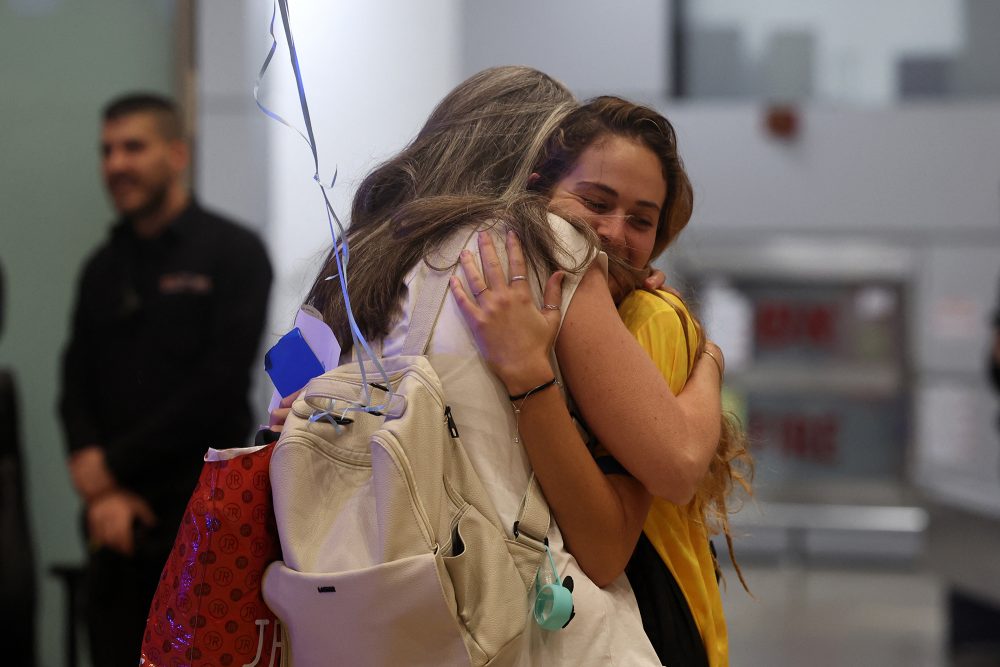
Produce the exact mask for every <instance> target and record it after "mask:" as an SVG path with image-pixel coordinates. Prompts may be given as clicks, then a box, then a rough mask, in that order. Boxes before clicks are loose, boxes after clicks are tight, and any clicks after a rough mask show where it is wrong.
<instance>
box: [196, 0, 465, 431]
mask: <svg viewBox="0 0 1000 667" xmlns="http://www.w3.org/2000/svg"><path fill="white" fill-rule="evenodd" d="M289 4H290V19H291V25H292V30H293V37H294V40H295V45H296V49H297V50H298V53H299V59H300V68H301V71H302V76H303V80H304V84H305V89H306V94H307V96H308V101H309V108H310V113H311V117H312V122H313V129H314V131H315V134H316V141H317V144H318V148H319V156H320V175H321V177H322V179H323V181H324V182H326V183H327V184H329V182H330V179H331V178H332V177H333V174H334V172H335V171H336V172H337V174H338V176H337V182H336V185H335V187H334V188H333V190H332V191H331V192H330V195H331V200H332V201H333V204H334V207H335V209H336V211H337V213H338V214H339V215H340V216H341V218H342V219H343V220H344V221H345V223H346V221H347V217H348V213H349V208H350V198H351V195H352V194H353V192H354V188H355V186H356V184H357V183H358V182H359V181H360V179H361V178H362V177H363V176H364V175H365V174H366V173H367V172H368V170H369V169H371V167H373V166H374V165H375V164H377V163H378V162H379V160H381V159H384V158H386V157H388V156H389V155H391V154H392V153H393V152H395V151H396V150H398V149H399V148H401V147H402V146H403V145H404V144H405V143H406V142H407V141H409V140H410V139H411V138H412V137H413V136H414V135H415V134H416V132H417V130H419V128H420V125H421V124H422V123H423V121H424V119H426V117H427V116H428V115H429V114H430V111H431V109H432V108H433V107H434V105H435V104H436V103H437V101H438V100H439V99H440V98H441V97H443V96H444V95H445V93H447V92H448V90H450V89H451V88H452V87H453V86H454V85H456V84H457V83H458V82H459V80H460V74H459V56H458V50H459V43H460V31H459V29H458V21H459V1H458V0H428V1H425V2H420V3H385V2H378V3H351V2H346V1H344V2H339V1H338V2H324V3H319V2H309V3H295V2H292V3H289ZM197 8H198V25H199V31H198V46H199V55H198V61H199V63H200V65H199V76H200V80H199V97H200V108H199V110H198V111H199V126H200V132H199V145H198V147H199V152H198V157H199V168H198V189H199V192H200V195H201V197H202V198H203V199H204V200H205V202H206V203H208V204H210V205H215V206H217V207H219V208H221V209H223V210H227V211H231V212H233V213H235V214H237V215H238V216H240V217H241V218H242V219H243V220H245V221H248V222H250V223H251V224H252V225H253V226H255V227H257V228H258V229H259V230H260V232H261V233H262V235H263V236H264V238H265V242H266V244H267V246H268V251H269V254H270V257H271V262H272V264H273V267H274V270H275V283H274V286H273V288H272V292H271V308H270V310H271V314H270V318H269V325H268V329H267V333H266V336H265V346H269V345H270V344H273V342H274V340H276V338H277V337H279V336H280V335H281V334H283V333H284V332H285V331H287V330H288V328H289V326H290V324H291V321H292V318H293V317H294V314H295V311H296V310H297V309H298V306H299V305H300V303H301V301H302V298H303V297H304V295H305V292H306V291H307V290H308V287H309V285H310V283H311V281H312V279H313V277H314V276H315V275H316V272H317V270H318V268H319V263H320V261H321V259H322V257H323V256H324V255H325V252H326V250H327V249H329V247H330V243H331V237H330V232H329V229H328V226H327V219H326V215H325V209H324V205H323V200H322V197H321V195H320V192H319V189H318V187H317V186H316V183H315V182H314V181H313V180H312V176H313V172H314V167H313V162H312V154H311V152H310V151H309V148H308V146H307V144H306V143H305V142H304V141H303V140H302V138H301V137H299V136H298V135H297V134H296V132H295V131H294V130H292V129H290V128H288V127H285V126H284V125H281V124H280V123H278V122H276V121H273V120H270V119H268V118H267V117H266V116H265V115H264V114H263V113H262V112H260V111H259V110H258V109H257V107H256V105H255V103H254V101H253V98H252V91H253V85H254V81H255V80H256V77H257V74H258V71H259V68H260V66H261V64H262V63H263V61H264V58H265V57H266V55H267V52H268V50H269V49H270V47H271V38H270V36H269V35H268V24H269V21H270V18H271V9H272V3H271V2H269V1H267V0H252V1H246V0H213V1H212V2H210V3H198V5H197ZM275 33H276V37H277V41H278V50H277V51H276V53H275V55H274V58H273V60H272V61H271V65H270V67H269V69H268V72H267V73H266V75H265V77H264V80H263V86H262V92H263V100H264V102H265V104H266V105H267V106H268V107H269V108H271V109H272V111H274V112H276V113H278V114H279V115H281V116H282V117H284V118H285V119H286V120H288V121H289V122H290V123H291V124H292V125H294V126H295V127H296V128H298V129H299V130H302V131H304V125H303V123H302V116H301V112H300V108H299V103H298V94H297V92H296V89H295V80H294V76H293V73H292V69H291V66H290V61H289V55H288V49H287V47H286V44H285V38H284V34H283V30H282V26H281V18H280V15H279V16H278V17H277V20H276V22H275ZM256 379H257V383H258V391H257V394H258V398H259V403H260V413H259V416H260V419H261V420H262V421H263V420H266V417H265V415H264V405H266V396H267V395H269V393H270V389H269V388H268V387H269V385H268V383H267V380H266V378H265V377H264V376H263V374H262V373H260V372H259V373H258V374H257V376H256Z"/></svg>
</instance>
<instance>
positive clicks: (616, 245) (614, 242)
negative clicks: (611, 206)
mask: <svg viewBox="0 0 1000 667" xmlns="http://www.w3.org/2000/svg"><path fill="white" fill-rule="evenodd" d="M597 235H598V236H600V237H601V241H602V242H603V243H604V245H605V246H608V249H624V248H625V214H623V213H620V212H617V211H616V212H613V213H608V214H606V215H602V216H601V221H600V223H599V224H598V226H597Z"/></svg>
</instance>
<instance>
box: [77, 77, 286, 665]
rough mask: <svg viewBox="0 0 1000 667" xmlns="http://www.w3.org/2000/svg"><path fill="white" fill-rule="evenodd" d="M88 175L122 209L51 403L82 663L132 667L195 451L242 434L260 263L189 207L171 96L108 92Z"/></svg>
mask: <svg viewBox="0 0 1000 667" xmlns="http://www.w3.org/2000/svg"><path fill="white" fill-rule="evenodd" d="M101 154H102V157H101V172H102V176H103V180H104V185H105V187H106V188H107V191H108V194H109V197H110V199H111V202H112V204H113V206H114V208H115V210H116V212H117V213H118V215H119V220H118V221H117V223H116V224H115V225H114V226H113V227H112V229H111V232H110V235H109V237H108V239H107V240H106V241H105V242H104V243H103V244H102V245H101V246H100V247H99V248H98V249H97V250H96V251H95V252H94V254H93V255H92V256H91V257H90V258H89V260H88V261H87V263H86V266H85V268H84V270H83V274H82V276H81V278H80V281H79V292H78V295H77V300H76V307H75V312H74V316H73V321H72V331H71V335H70V340H69V345H68V347H67V349H66V351H65V356H64V358H63V369H62V370H63V374H62V396H61V398H60V403H59V407H60V414H61V417H62V423H63V427H64V429H65V434H66V439H67V442H68V445H69V452H70V454H69V460H68V465H69V472H70V476H71V478H72V481H73V486H74V487H75V489H76V491H77V493H78V494H79V495H80V498H81V499H82V500H83V503H84V505H85V508H86V520H85V525H86V534H87V540H88V544H89V562H88V567H87V577H86V580H87V586H86V588H87V595H86V600H87V602H86V612H87V623H88V630H89V637H90V645H91V653H92V659H93V662H94V664H95V667H106V666H116V665H130V666H133V665H135V664H136V663H137V661H138V659H139V649H140V643H141V639H142V632H143V629H144V627H145V621H146V615H147V612H148V610H149V604H150V601H151V600H152V597H153V594H154V592H155V590H156V585H157V581H158V579H159V575H160V571H161V569H162V567H163V564H164V562H165V560H166V558H167V555H168V554H169V551H170V548H171V546H172V544H173V540H174V537H175V535H176V532H177V527H178V524H179V521H180V519H181V516H182V514H183V511H184V508H185V506H186V504H187V500H188V498H189V496H190V494H191V490H192V488H193V486H194V484H195V482H196V481H197V478H198V473H199V471H200V469H201V458H202V455H203V454H204V452H205V450H206V448H208V447H210V446H212V447H218V448H223V447H233V446H239V445H241V444H244V442H245V438H246V436H247V434H248V433H249V432H250V429H251V426H252V423H251V416H250V410H249V406H248V403H247V393H248V389H249V386H250V369H251V367H252V365H253V363H254V360H255V357H256V353H257V349H258V344H259V342H260V336H261V332H262V329H263V326H264V320H265V313H266V311H267V298H268V291H269V289H270V283H271V268H270V264H269V262H268V259H267V255H266V254H265V252H264V248H263V246H262V245H261V243H260V241H259V240H258V239H257V237H256V236H254V235H253V234H252V233H251V232H249V231H247V230H246V229H244V228H243V227H241V226H239V225H237V224H235V223H233V222H231V221H229V220H226V219H225V218H222V217H220V216H218V215H216V214H214V213H210V212H208V211H206V210H204V209H203V208H201V207H200V206H199V205H198V203H197V201H196V200H195V199H194V198H193V197H192V195H191V193H190V192H189V190H188V187H187V185H186V181H185V172H186V170H187V167H188V163H189V148H188V145H187V143H186V141H185V140H184V134H183V129H182V122H181V117H180V114H179V113H178V110H177V108H176V106H175V105H174V103H173V102H172V101H170V100H169V99H166V98H163V97H160V96H157V95H149V94H135V95H128V96H124V97H121V98H118V99H116V100H113V101H112V102H111V103H109V104H108V106H107V107H106V108H105V110H104V115H103V126H102V132H101Z"/></svg>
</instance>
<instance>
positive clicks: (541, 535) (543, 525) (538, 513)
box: [514, 473, 549, 551]
mask: <svg viewBox="0 0 1000 667" xmlns="http://www.w3.org/2000/svg"><path fill="white" fill-rule="evenodd" d="M548 532H549V504H548V503H547V502H546V501H545V496H544V495H542V489H541V487H540V486H538V480H537V479H535V473H531V479H530V480H528V488H527V489H526V490H525V492H524V497H522V498H521V508H520V509H519V510H518V512H517V520H516V521H515V522H514V540H515V541H516V542H518V543H519V544H524V545H526V546H529V547H531V548H532V549H535V550H537V551H544V550H545V547H546V546H547V545H548V543H549V541H548V538H547V537H546V535H548Z"/></svg>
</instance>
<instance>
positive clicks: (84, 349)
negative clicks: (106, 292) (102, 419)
mask: <svg viewBox="0 0 1000 667" xmlns="http://www.w3.org/2000/svg"><path fill="white" fill-rule="evenodd" d="M95 261H96V260H91V261H90V262H88V263H87V266H86V268H85V269H84V271H83V274H82V276H81V278H80V282H79V289H78V292H77V296H76V304H75V307H74V311H73V319H72V323H71V325H70V334H69V343H68V344H67V346H66V349H65V351H64V352H63V358H62V387H61V392H60V396H59V416H60V418H61V421H62V426H63V432H64V434H65V436H66V444H67V445H68V447H69V450H70V451H75V450H77V449H80V448H82V447H86V446H88V445H94V444H99V443H98V430H97V424H96V421H95V418H94V415H95V414H96V409H95V408H94V406H93V403H92V400H93V396H94V392H93V387H91V386H90V379H91V378H93V377H95V373H94V369H93V368H91V356H90V354H89V353H88V350H90V349H92V336H93V334H92V329H93V328H92V326H91V323H90V321H89V317H88V316H89V314H90V313H92V312H93V310H92V309H91V307H90V302H91V300H92V299H94V298H96V294H95V292H96V287H97V284H96V280H95V275H96V270H95Z"/></svg>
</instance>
